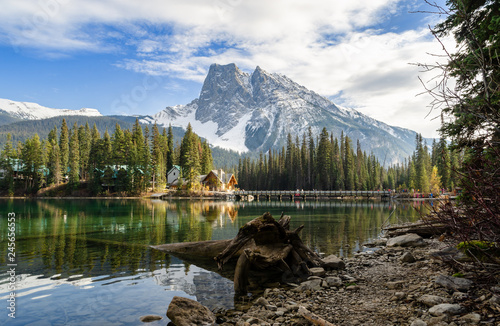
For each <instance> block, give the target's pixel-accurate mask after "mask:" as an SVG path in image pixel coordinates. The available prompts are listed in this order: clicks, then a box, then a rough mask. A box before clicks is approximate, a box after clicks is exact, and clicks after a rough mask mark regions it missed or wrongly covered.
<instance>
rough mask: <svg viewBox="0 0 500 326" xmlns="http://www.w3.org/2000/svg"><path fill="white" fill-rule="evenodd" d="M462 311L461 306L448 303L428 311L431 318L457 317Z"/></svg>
mask: <svg viewBox="0 0 500 326" xmlns="http://www.w3.org/2000/svg"><path fill="white" fill-rule="evenodd" d="M462 311H463V308H462V306H461V305H459V304H450V303H441V304H438V305H436V306H434V307H432V308H431V309H429V313H430V314H431V315H433V316H442V315H458V314H460V313H461V312H462Z"/></svg>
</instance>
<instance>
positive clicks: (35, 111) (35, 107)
mask: <svg viewBox="0 0 500 326" xmlns="http://www.w3.org/2000/svg"><path fill="white" fill-rule="evenodd" d="M0 112H5V113H7V114H9V115H10V116H12V117H14V118H18V119H22V120H41V119H48V118H53V117H58V116H67V115H71V116H75V115H77V116H88V117H100V116H102V114H101V113H100V112H99V111H97V110H96V109H88V108H83V109H80V110H67V109H52V108H48V107H45V106H41V105H40V104H37V103H31V102H16V101H11V100H7V99H0Z"/></svg>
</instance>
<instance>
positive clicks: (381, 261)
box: [215, 237, 500, 326]
mask: <svg viewBox="0 0 500 326" xmlns="http://www.w3.org/2000/svg"><path fill="white" fill-rule="evenodd" d="M396 238H400V237H396ZM396 238H393V239H396ZM391 241H392V239H391ZM384 242H385V241H382V244H380V242H379V243H377V244H378V247H377V249H376V250H374V251H372V252H370V253H366V252H360V253H357V254H355V256H354V257H351V258H344V262H345V266H346V267H345V269H342V270H333V271H327V272H325V271H323V272H319V271H318V272H316V273H317V274H313V276H310V277H309V279H308V280H307V281H305V282H302V283H300V284H294V285H291V288H290V287H289V286H287V287H288V288H285V287H283V286H281V287H279V286H278V287H269V288H266V289H265V290H264V292H263V295H262V296H259V297H254V298H251V299H250V300H251V301H253V302H252V303H250V305H249V306H246V307H245V306H243V305H242V306H241V307H239V308H238V307H237V308H235V309H230V310H225V311H223V310H221V311H218V312H216V313H215V316H216V317H217V320H218V322H219V325H223V326H234V325H236V326H247V325H252V324H256V325H269V326H279V325H304V326H305V325H311V324H310V321H311V319H309V318H308V317H311V316H313V317H314V318H317V320H322V323H319V322H318V323H317V325H336V326H339V325H345V326H348V325H349V326H350V325H375V326H386V325H410V326H426V325H429V326H430V325H437V326H459V325H488V326H494V325H500V286H499V285H498V284H490V285H485V284H479V283H477V282H476V281H475V280H474V277H473V276H474V275H473V274H472V273H467V272H464V275H459V274H457V271H456V270H454V269H453V268H452V267H451V265H449V264H446V263H445V262H444V260H443V259H442V256H440V254H441V253H443V252H445V250H443V249H446V248H447V246H446V245H445V244H444V243H443V242H439V241H438V240H437V239H425V240H424V239H421V240H419V241H418V242H417V243H414V244H412V245H409V246H406V245H405V246H402V245H401V246H392V245H391V246H387V245H386V244H384ZM453 258H456V257H453ZM456 276H457V277H456ZM458 276H459V277H458ZM247 300H248V299H247ZM247 302H248V301H247Z"/></svg>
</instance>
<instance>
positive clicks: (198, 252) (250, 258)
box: [153, 213, 324, 294]
mask: <svg viewBox="0 0 500 326" xmlns="http://www.w3.org/2000/svg"><path fill="white" fill-rule="evenodd" d="M289 228H290V216H286V215H285V216H284V215H282V216H281V218H280V219H279V220H278V221H276V220H275V219H274V218H273V217H272V215H271V214H270V213H265V214H264V215H262V216H260V217H258V218H256V219H253V220H252V221H250V222H248V223H246V224H245V225H243V226H242V227H241V228H240V230H239V232H238V234H237V235H236V237H235V238H233V239H232V240H212V241H200V242H188V243H174V244H165V245H160V246H153V248H155V249H158V250H162V251H165V252H168V253H171V254H173V255H175V256H179V257H180V258H184V259H189V260H195V259H200V260H202V259H203V258H206V257H212V258H213V259H214V260H215V262H216V263H217V268H218V270H219V272H221V274H222V271H223V269H224V267H225V266H226V265H227V264H228V263H229V262H230V261H234V260H236V267H235V268H234V278H233V279H234V288H235V292H236V293H237V294H246V293H247V291H248V279H249V276H250V274H252V273H258V271H266V273H267V274H269V273H271V272H275V273H276V277H278V279H280V281H282V282H292V281H296V280H297V279H305V278H307V277H308V276H309V275H310V274H311V273H310V271H309V268H310V267H320V266H323V265H324V262H323V261H322V260H321V258H320V257H319V256H318V255H317V254H316V253H315V252H313V251H312V250H310V249H309V248H308V247H306V246H305V245H304V243H303V242H302V240H301V239H300V237H299V233H300V231H301V230H302V228H303V226H300V227H299V228H297V229H296V230H293V231H290V229H289ZM222 275H224V274H222ZM224 276H225V275H224Z"/></svg>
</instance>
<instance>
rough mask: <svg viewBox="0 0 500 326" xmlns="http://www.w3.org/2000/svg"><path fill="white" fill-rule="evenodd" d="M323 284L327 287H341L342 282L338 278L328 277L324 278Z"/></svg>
mask: <svg viewBox="0 0 500 326" xmlns="http://www.w3.org/2000/svg"><path fill="white" fill-rule="evenodd" d="M325 283H326V284H327V285H328V286H329V287H337V288H338V287H341V286H342V284H343V282H342V280H341V279H340V277H336V276H329V277H327V278H325Z"/></svg>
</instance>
